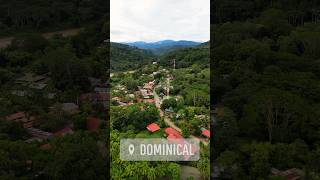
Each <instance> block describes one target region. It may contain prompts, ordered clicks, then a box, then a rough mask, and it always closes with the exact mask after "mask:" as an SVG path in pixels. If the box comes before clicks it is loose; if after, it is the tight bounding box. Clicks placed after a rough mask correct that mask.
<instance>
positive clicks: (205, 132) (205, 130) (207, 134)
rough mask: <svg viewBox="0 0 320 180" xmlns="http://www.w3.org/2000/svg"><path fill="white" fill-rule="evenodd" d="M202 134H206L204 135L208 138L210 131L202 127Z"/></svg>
mask: <svg viewBox="0 0 320 180" xmlns="http://www.w3.org/2000/svg"><path fill="white" fill-rule="evenodd" d="M202 135H204V136H206V137H208V138H210V131H209V130H207V129H204V130H202Z"/></svg>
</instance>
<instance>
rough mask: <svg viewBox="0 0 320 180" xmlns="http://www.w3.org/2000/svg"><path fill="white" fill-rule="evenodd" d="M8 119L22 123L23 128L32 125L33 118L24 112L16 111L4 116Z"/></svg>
mask: <svg viewBox="0 0 320 180" xmlns="http://www.w3.org/2000/svg"><path fill="white" fill-rule="evenodd" d="M6 119H7V120H8V121H15V122H20V123H22V125H23V127H24V128H30V127H32V123H33V118H29V117H28V116H27V114H26V113H25V112H18V113H14V114H11V115H8V116H7V117H6Z"/></svg>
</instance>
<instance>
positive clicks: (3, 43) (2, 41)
mask: <svg viewBox="0 0 320 180" xmlns="http://www.w3.org/2000/svg"><path fill="white" fill-rule="evenodd" d="M82 29H83V28H74V29H66V30H62V31H55V32H46V33H43V34H42V36H43V37H44V38H46V39H49V38H51V37H52V36H54V35H56V34H61V35H62V36H63V37H68V36H74V35H77V34H79V32H80V31H81V30H82ZM13 39H14V37H13V36H11V37H5V38H0V49H2V48H6V47H8V46H9V45H10V44H11V42H12V40H13Z"/></svg>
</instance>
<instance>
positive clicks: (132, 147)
mask: <svg viewBox="0 0 320 180" xmlns="http://www.w3.org/2000/svg"><path fill="white" fill-rule="evenodd" d="M133 152H134V145H133V144H130V145H129V153H130V155H132V154H133Z"/></svg>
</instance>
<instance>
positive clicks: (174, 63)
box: [173, 59, 176, 71]
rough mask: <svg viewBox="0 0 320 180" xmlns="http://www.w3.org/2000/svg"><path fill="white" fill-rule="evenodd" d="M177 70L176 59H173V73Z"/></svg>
mask: <svg viewBox="0 0 320 180" xmlns="http://www.w3.org/2000/svg"><path fill="white" fill-rule="evenodd" d="M174 70H176V59H173V71H174Z"/></svg>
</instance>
